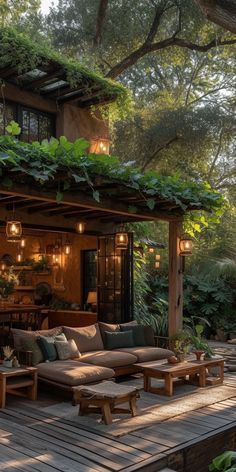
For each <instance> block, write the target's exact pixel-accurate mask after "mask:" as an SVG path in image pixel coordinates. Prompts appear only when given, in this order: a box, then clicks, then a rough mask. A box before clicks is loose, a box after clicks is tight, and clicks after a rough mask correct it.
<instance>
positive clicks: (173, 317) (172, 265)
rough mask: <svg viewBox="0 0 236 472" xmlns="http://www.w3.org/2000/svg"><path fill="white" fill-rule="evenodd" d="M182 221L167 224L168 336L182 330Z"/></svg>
mask: <svg viewBox="0 0 236 472" xmlns="http://www.w3.org/2000/svg"><path fill="white" fill-rule="evenodd" d="M182 227H183V226H182V219H178V220H175V221H171V222H170V223H169V320H168V325H169V329H168V332H169V336H172V335H173V334H175V333H176V332H177V331H178V330H180V329H181V328H182V323H183V273H182V267H183V265H182V261H181V256H180V254H179V253H180V248H179V241H180V237H181V234H182Z"/></svg>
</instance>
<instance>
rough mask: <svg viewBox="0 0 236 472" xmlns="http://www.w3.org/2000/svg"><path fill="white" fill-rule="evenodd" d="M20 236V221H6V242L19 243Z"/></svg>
mask: <svg viewBox="0 0 236 472" xmlns="http://www.w3.org/2000/svg"><path fill="white" fill-rule="evenodd" d="M21 235H22V226H21V222H20V220H18V219H16V218H12V219H9V220H7V224H6V236H7V241H8V242H11V243H19V242H20V240H21Z"/></svg>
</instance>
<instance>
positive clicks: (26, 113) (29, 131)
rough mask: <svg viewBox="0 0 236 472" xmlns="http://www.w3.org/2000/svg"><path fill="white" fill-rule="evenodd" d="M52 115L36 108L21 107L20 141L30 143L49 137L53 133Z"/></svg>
mask: <svg viewBox="0 0 236 472" xmlns="http://www.w3.org/2000/svg"><path fill="white" fill-rule="evenodd" d="M53 124H54V119H53V117H51V116H49V115H46V114H45V113H42V112H40V111H38V110H28V109H22V134H21V139H22V141H26V142H29V143H32V142H33V141H42V140H43V139H50V138H51V136H52V135H53Z"/></svg>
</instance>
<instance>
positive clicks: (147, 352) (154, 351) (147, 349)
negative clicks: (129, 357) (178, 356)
mask: <svg viewBox="0 0 236 472" xmlns="http://www.w3.org/2000/svg"><path fill="white" fill-rule="evenodd" d="M119 351H120V352H122V353H123V352H128V353H129V354H133V355H134V356H136V357H137V359H138V362H149V361H158V360H160V359H168V357H171V356H174V353H173V352H172V351H169V349H162V348H160V347H152V346H137V347H123V348H119Z"/></svg>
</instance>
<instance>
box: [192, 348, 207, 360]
mask: <svg viewBox="0 0 236 472" xmlns="http://www.w3.org/2000/svg"><path fill="white" fill-rule="evenodd" d="M193 352H194V354H195V356H196V359H197V361H201V360H203V359H202V356H203V354H205V351H200V350H196V351H193Z"/></svg>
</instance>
